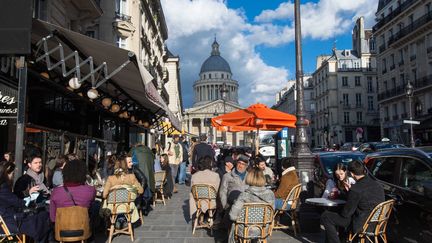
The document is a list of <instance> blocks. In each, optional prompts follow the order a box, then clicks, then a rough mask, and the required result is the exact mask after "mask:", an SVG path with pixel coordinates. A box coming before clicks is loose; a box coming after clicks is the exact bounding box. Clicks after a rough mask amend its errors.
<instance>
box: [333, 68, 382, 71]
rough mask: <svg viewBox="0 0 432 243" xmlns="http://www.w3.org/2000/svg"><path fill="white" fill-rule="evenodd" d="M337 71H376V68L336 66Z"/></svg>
mask: <svg viewBox="0 0 432 243" xmlns="http://www.w3.org/2000/svg"><path fill="white" fill-rule="evenodd" d="M338 72H376V68H338Z"/></svg>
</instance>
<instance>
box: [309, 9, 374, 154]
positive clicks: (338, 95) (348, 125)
mask: <svg viewBox="0 0 432 243" xmlns="http://www.w3.org/2000/svg"><path fill="white" fill-rule="evenodd" d="M352 40H353V49H352V50H337V49H336V48H333V53H332V55H329V56H319V57H317V69H316V71H315V72H314V73H313V74H312V85H313V89H314V91H313V99H314V101H315V105H316V110H315V113H314V117H313V118H312V124H311V126H313V129H314V140H315V143H316V145H326V146H331V145H333V144H340V143H343V142H353V141H375V140H378V139H379V114H378V104H377V97H376V96H377V95H376V94H377V81H376V62H375V48H374V47H375V46H374V40H373V37H372V31H371V30H366V29H365V28H364V19H363V17H361V18H359V19H357V21H356V24H355V26H354V28H353V34H352Z"/></svg>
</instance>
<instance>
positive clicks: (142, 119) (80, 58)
mask: <svg viewBox="0 0 432 243" xmlns="http://www.w3.org/2000/svg"><path fill="white" fill-rule="evenodd" d="M1 63H2V64H1V72H0V84H1V86H0V89H1V90H0V91H1V95H2V96H3V98H0V102H2V103H1V106H0V111H1V112H2V114H1V119H0V123H1V124H4V125H1V126H0V132H1V138H0V139H1V141H0V142H1V147H0V149H1V152H2V153H3V152H6V151H14V150H15V140H16V135H15V131H16V119H15V117H16V107H17V103H18V102H19V101H18V97H17V86H18V77H17V72H16V68H15V67H14V64H15V62H14V58H13V57H2V58H1ZM27 64H28V72H27V73H28V75H27V76H28V81H27V83H28V84H27V95H26V97H27V102H26V106H25V107H26V113H25V114H26V120H25V121H26V122H25V124H26V126H25V135H24V141H25V149H24V151H23V153H24V158H25V155H26V154H27V155H28V153H30V152H31V151H32V150H33V151H34V152H36V151H37V152H38V153H40V154H42V155H43V157H44V160H45V161H48V160H50V159H52V158H55V157H56V156H58V155H59V154H67V153H76V154H77V155H79V157H81V158H82V159H85V160H87V161H88V159H89V158H90V159H91V158H98V159H100V158H102V157H104V156H106V155H107V154H113V153H116V152H119V151H127V150H128V149H129V148H130V147H131V146H132V145H134V144H136V143H144V144H146V145H150V144H151V140H152V138H151V136H150V135H151V134H150V129H158V128H159V127H160V126H161V124H162V122H165V121H167V120H169V121H170V122H171V124H173V127H174V128H177V129H180V124H179V121H178V120H177V119H176V118H175V117H174V116H173V115H172V113H171V112H170V111H169V109H168V108H167V105H166V104H165V103H164V101H163V99H162V98H161V97H160V95H159V93H158V91H157V90H156V88H155V87H154V84H153V82H152V80H153V77H152V76H151V75H150V73H149V72H148V71H147V70H145V69H144V66H143V65H141V64H140V63H139V61H138V60H137V58H136V57H135V55H134V54H133V53H131V52H129V51H127V50H124V49H120V48H117V47H115V46H112V45H110V44H108V43H105V42H102V41H98V40H95V39H92V38H89V37H87V36H83V35H81V34H78V33H75V32H72V31H69V30H66V29H63V28H60V27H58V26H55V25H52V24H49V23H46V22H43V21H40V20H33V31H32V55H31V56H30V57H27ZM3 101H4V102H3ZM15 101H16V102H15ZM6 113H7V114H6ZM174 130H175V129H172V131H174ZM18 152H19V151H18Z"/></svg>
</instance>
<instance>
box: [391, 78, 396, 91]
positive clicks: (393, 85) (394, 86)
mask: <svg viewBox="0 0 432 243" xmlns="http://www.w3.org/2000/svg"><path fill="white" fill-rule="evenodd" d="M391 80H392V88H393V89H396V78H392V79H391Z"/></svg>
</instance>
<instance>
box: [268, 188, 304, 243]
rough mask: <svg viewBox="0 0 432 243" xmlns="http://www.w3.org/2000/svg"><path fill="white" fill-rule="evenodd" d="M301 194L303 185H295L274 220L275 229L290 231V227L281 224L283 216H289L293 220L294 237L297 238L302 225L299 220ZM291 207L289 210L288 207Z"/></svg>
mask: <svg viewBox="0 0 432 243" xmlns="http://www.w3.org/2000/svg"><path fill="white" fill-rule="evenodd" d="M300 192H301V184H297V185H295V186H294V187H293V188H292V189H291V191H290V192H289V193H288V196H287V197H286V198H285V200H284V202H283V205H282V208H281V209H275V214H274V219H273V229H274V230H278V229H288V228H289V226H288V225H283V224H281V223H280V219H281V217H282V215H285V213H286V215H288V216H289V217H290V219H291V227H292V230H293V232H294V236H297V231H298V232H299V233H300V225H299V222H298V218H297V206H298V202H299V197H300ZM288 205H290V208H289V209H288V208H287V206H288Z"/></svg>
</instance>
